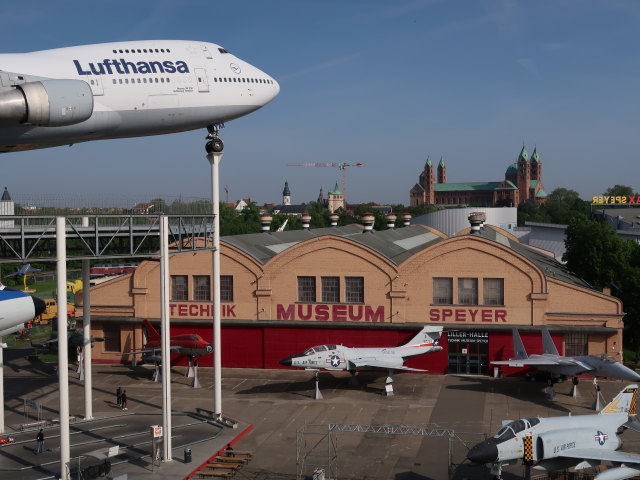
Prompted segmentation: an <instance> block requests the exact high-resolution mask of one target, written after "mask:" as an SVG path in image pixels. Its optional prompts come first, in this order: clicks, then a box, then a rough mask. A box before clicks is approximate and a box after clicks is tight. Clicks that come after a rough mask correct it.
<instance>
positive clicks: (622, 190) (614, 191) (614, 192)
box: [604, 185, 637, 197]
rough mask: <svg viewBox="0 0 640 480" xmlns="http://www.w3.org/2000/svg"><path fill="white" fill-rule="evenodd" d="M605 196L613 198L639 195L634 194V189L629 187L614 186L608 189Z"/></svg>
mask: <svg viewBox="0 0 640 480" xmlns="http://www.w3.org/2000/svg"><path fill="white" fill-rule="evenodd" d="M604 195H606V196H611V197H618V196H620V197H631V196H634V195H637V193H633V188H631V187H630V186H628V185H614V186H613V187H609V188H607V191H606V192H604Z"/></svg>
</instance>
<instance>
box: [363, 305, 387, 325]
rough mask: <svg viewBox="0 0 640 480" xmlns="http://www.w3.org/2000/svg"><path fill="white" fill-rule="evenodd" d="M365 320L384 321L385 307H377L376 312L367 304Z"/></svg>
mask: <svg viewBox="0 0 640 480" xmlns="http://www.w3.org/2000/svg"><path fill="white" fill-rule="evenodd" d="M364 321H365V322H384V307H383V306H380V307H378V308H376V310H375V312H374V311H373V309H372V308H371V307H370V306H369V305H367V306H366V307H365V308H364Z"/></svg>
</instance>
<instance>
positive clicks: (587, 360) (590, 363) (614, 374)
mask: <svg viewBox="0 0 640 480" xmlns="http://www.w3.org/2000/svg"><path fill="white" fill-rule="evenodd" d="M542 350H543V353H542V354H539V355H527V352H526V350H525V348H524V345H523V343H522V339H521V338H520V333H518V329H517V328H515V327H514V328H513V351H514V354H515V355H514V357H513V358H510V359H509V360H500V361H497V362H491V363H492V364H494V365H508V366H510V367H534V368H536V369H538V370H543V371H545V372H550V373H551V374H553V375H555V376H562V375H565V376H576V375H581V374H583V373H586V374H589V375H593V376H594V377H608V378H619V379H621V380H627V381H630V382H640V375H639V374H638V373H636V372H634V371H633V370H631V369H630V368H628V367H625V366H624V365H623V364H621V363H620V362H618V361H616V359H615V358H613V357H612V356H611V355H606V354H602V355H580V356H576V357H565V356H563V355H560V354H559V353H558V349H557V348H556V346H555V344H554V343H553V339H552V338H551V335H550V334H549V329H548V328H547V327H546V326H544V325H543V326H542Z"/></svg>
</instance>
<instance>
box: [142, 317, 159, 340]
mask: <svg viewBox="0 0 640 480" xmlns="http://www.w3.org/2000/svg"><path fill="white" fill-rule="evenodd" d="M142 325H143V326H144V328H143V331H144V337H145V342H144V343H147V342H150V341H152V340H158V341H159V340H160V333H158V331H157V330H156V329H155V328H153V325H151V322H150V321H149V320H143V322H142Z"/></svg>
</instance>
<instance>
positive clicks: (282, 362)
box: [278, 357, 291, 367]
mask: <svg viewBox="0 0 640 480" xmlns="http://www.w3.org/2000/svg"><path fill="white" fill-rule="evenodd" d="M278 363H279V364H280V365H284V366H285V367H290V366H291V357H287V358H283V359H282V360H280V361H279V362H278Z"/></svg>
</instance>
